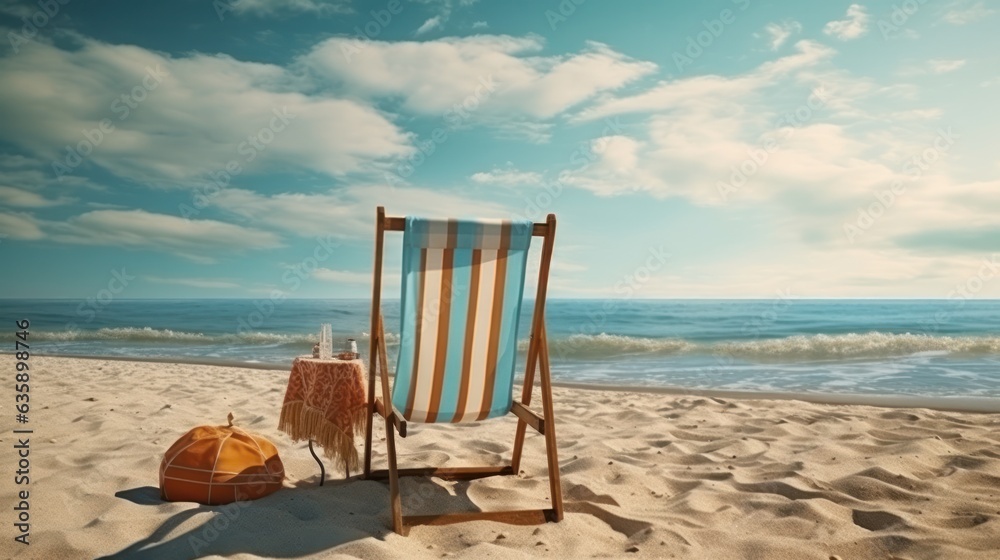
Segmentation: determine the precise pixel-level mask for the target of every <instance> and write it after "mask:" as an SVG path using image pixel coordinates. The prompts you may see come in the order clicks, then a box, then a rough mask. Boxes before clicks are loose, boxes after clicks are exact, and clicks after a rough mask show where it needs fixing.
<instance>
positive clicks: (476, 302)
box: [392, 216, 533, 422]
mask: <svg viewBox="0 0 1000 560" xmlns="http://www.w3.org/2000/svg"><path fill="white" fill-rule="evenodd" d="M532 225H533V224H532V223H531V222H530V221H528V220H516V221H502V222H501V221H495V222H486V221H470V220H432V219H424V218H416V217H412V216H408V217H407V218H406V225H405V229H404V233H403V271H402V273H403V283H402V296H401V304H400V308H401V310H400V311H401V312H400V322H401V325H400V348H399V359H398V361H397V367H396V377H395V382H394V384H393V388H392V404H393V405H394V406H395V407H396V409H398V410H399V411H401V412H402V414H403V417H404V418H406V420H408V421H410V422H475V421H479V420H485V419H487V418H493V417H496V416H503V415H505V414H507V413H508V412H509V411H510V407H511V404H512V401H513V384H514V365H515V361H516V356H517V330H518V317H519V316H520V311H521V296H522V295H523V293H524V276H525V269H526V263H527V255H528V249H529V247H530V244H531V233H532Z"/></svg>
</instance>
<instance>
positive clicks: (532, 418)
mask: <svg viewBox="0 0 1000 560" xmlns="http://www.w3.org/2000/svg"><path fill="white" fill-rule="evenodd" d="M510 411H511V412H513V413H514V414H515V415H516V416H517V417H518V418H520V419H521V420H523V421H524V422H525V423H526V424H527V425H529V426H531V427H532V428H534V429H535V430H537V431H538V433H540V434H544V433H545V419H544V418H542V417H541V416H539V415H538V414H537V413H535V412H534V411H533V410H531V409H529V408H528V407H526V406H524V405H523V404H521V403H519V402H517V401H514V404H512V405H510Z"/></svg>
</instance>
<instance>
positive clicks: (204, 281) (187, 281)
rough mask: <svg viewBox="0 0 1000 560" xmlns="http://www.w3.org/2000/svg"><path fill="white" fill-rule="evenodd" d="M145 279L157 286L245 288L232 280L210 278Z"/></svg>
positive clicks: (146, 277) (151, 277) (156, 277)
mask: <svg viewBox="0 0 1000 560" xmlns="http://www.w3.org/2000/svg"><path fill="white" fill-rule="evenodd" d="M143 278H144V279H146V280H148V281H150V282H155V283H157V284H173V285H177V286H190V287H192V288H213V289H216V288H217V289H235V288H242V287H243V286H242V285H241V284H238V283H236V282H232V281H230V280H212V279H209V278H161V277H159V276H144V277H143Z"/></svg>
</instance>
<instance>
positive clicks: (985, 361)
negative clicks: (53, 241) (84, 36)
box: [0, 297, 1000, 402]
mask: <svg viewBox="0 0 1000 560" xmlns="http://www.w3.org/2000/svg"><path fill="white" fill-rule="evenodd" d="M532 309H533V305H532V302H531V301H526V302H525V304H524V306H523V308H522V316H521V323H520V325H521V326H520V329H519V334H518V338H519V347H520V352H519V361H520V363H519V366H518V367H519V371H523V361H524V359H525V358H524V354H525V353H526V348H527V336H528V329H529V327H530V324H531V312H532ZM370 312H371V308H370V302H369V301H368V300H362V299H357V300H345V299H286V300H282V301H272V300H269V299H264V300H254V299H156V300H135V299H113V300H110V301H98V300H68V299H67V300H51V299H49V300H0V316H2V317H3V318H4V320H5V322H6V324H7V329H8V338H9V340H10V344H9V346H10V348H11V351H13V346H14V336H15V335H14V332H15V331H17V330H20V329H18V328H17V327H16V325H15V321H19V320H25V319H26V320H28V321H29V322H30V326H29V329H28V330H29V342H30V351H31V352H32V353H34V354H36V355H70V356H107V357H127V358H141V359H150V358H153V359H166V360H177V361H186V362H203V363H227V364H234V363H235V364H247V365H254V366H256V367H271V368H273V369H281V368H287V367H288V366H289V365H290V364H291V361H292V360H293V359H294V358H295V357H296V356H299V355H303V354H309V353H310V352H311V350H312V347H313V344H314V343H315V342H316V341H317V340H318V338H319V331H320V325H321V324H322V323H330V324H332V325H333V331H334V340H335V341H336V342H337V346H338V347H339V346H344V345H346V340H347V339H348V338H355V339H356V340H357V342H358V346H359V350H360V352H361V353H362V356H363V357H366V356H367V347H368V339H369V330H370V324H369V316H370ZM383 313H384V316H385V321H386V328H387V331H388V332H387V335H386V339H387V341H388V354H389V359H390V367H392V366H393V362H394V361H395V355H396V351H397V350H398V340H399V337H398V332H399V302H398V300H396V301H392V300H389V301H386V302H384V304H383ZM545 316H546V324H547V332H548V337H549V343H550V350H549V352H550V355H551V364H552V372H553V378H554V380H555V381H556V382H563V383H579V384H593V385H606V386H607V385H613V386H628V387H632V386H634V387H642V388H649V387H661V388H677V389H699V390H703V389H704V390H725V391H736V392H750V393H753V392H764V393H799V394H802V393H806V394H834V395H837V394H843V395H876V396H898V397H907V396H918V397H932V398H953V397H976V398H987V399H994V398H996V399H1000V300H982V301H977V300H811V299H793V298H782V297H777V298H775V299H771V300H638V299H633V300H595V299H586V300H569V299H562V300H561V299H554V300H550V301H549V302H548V303H547V306H546V313H545ZM341 341H344V342H341ZM338 349H339V348H338ZM998 402H1000V401H998Z"/></svg>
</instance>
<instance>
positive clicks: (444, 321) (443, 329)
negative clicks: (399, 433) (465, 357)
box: [427, 220, 458, 422]
mask: <svg viewBox="0 0 1000 560" xmlns="http://www.w3.org/2000/svg"><path fill="white" fill-rule="evenodd" d="M457 237H458V223H457V222H455V221H454V220H449V221H448V247H453V246H454V242H455V239H456V238H457ZM454 267H455V250H454V249H445V250H444V255H443V256H442V259H441V304H440V305H439V306H438V332H437V348H435V356H434V385H432V386H431V402H430V406H428V410H427V422H435V421H437V415H438V409H439V408H440V406H441V388H442V387H443V386H444V369H445V362H446V361H447V359H448V328H449V326H450V325H449V323H450V321H451V296H452V291H453V290H454V286H452V281H451V278H452V269H453V268H454Z"/></svg>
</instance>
